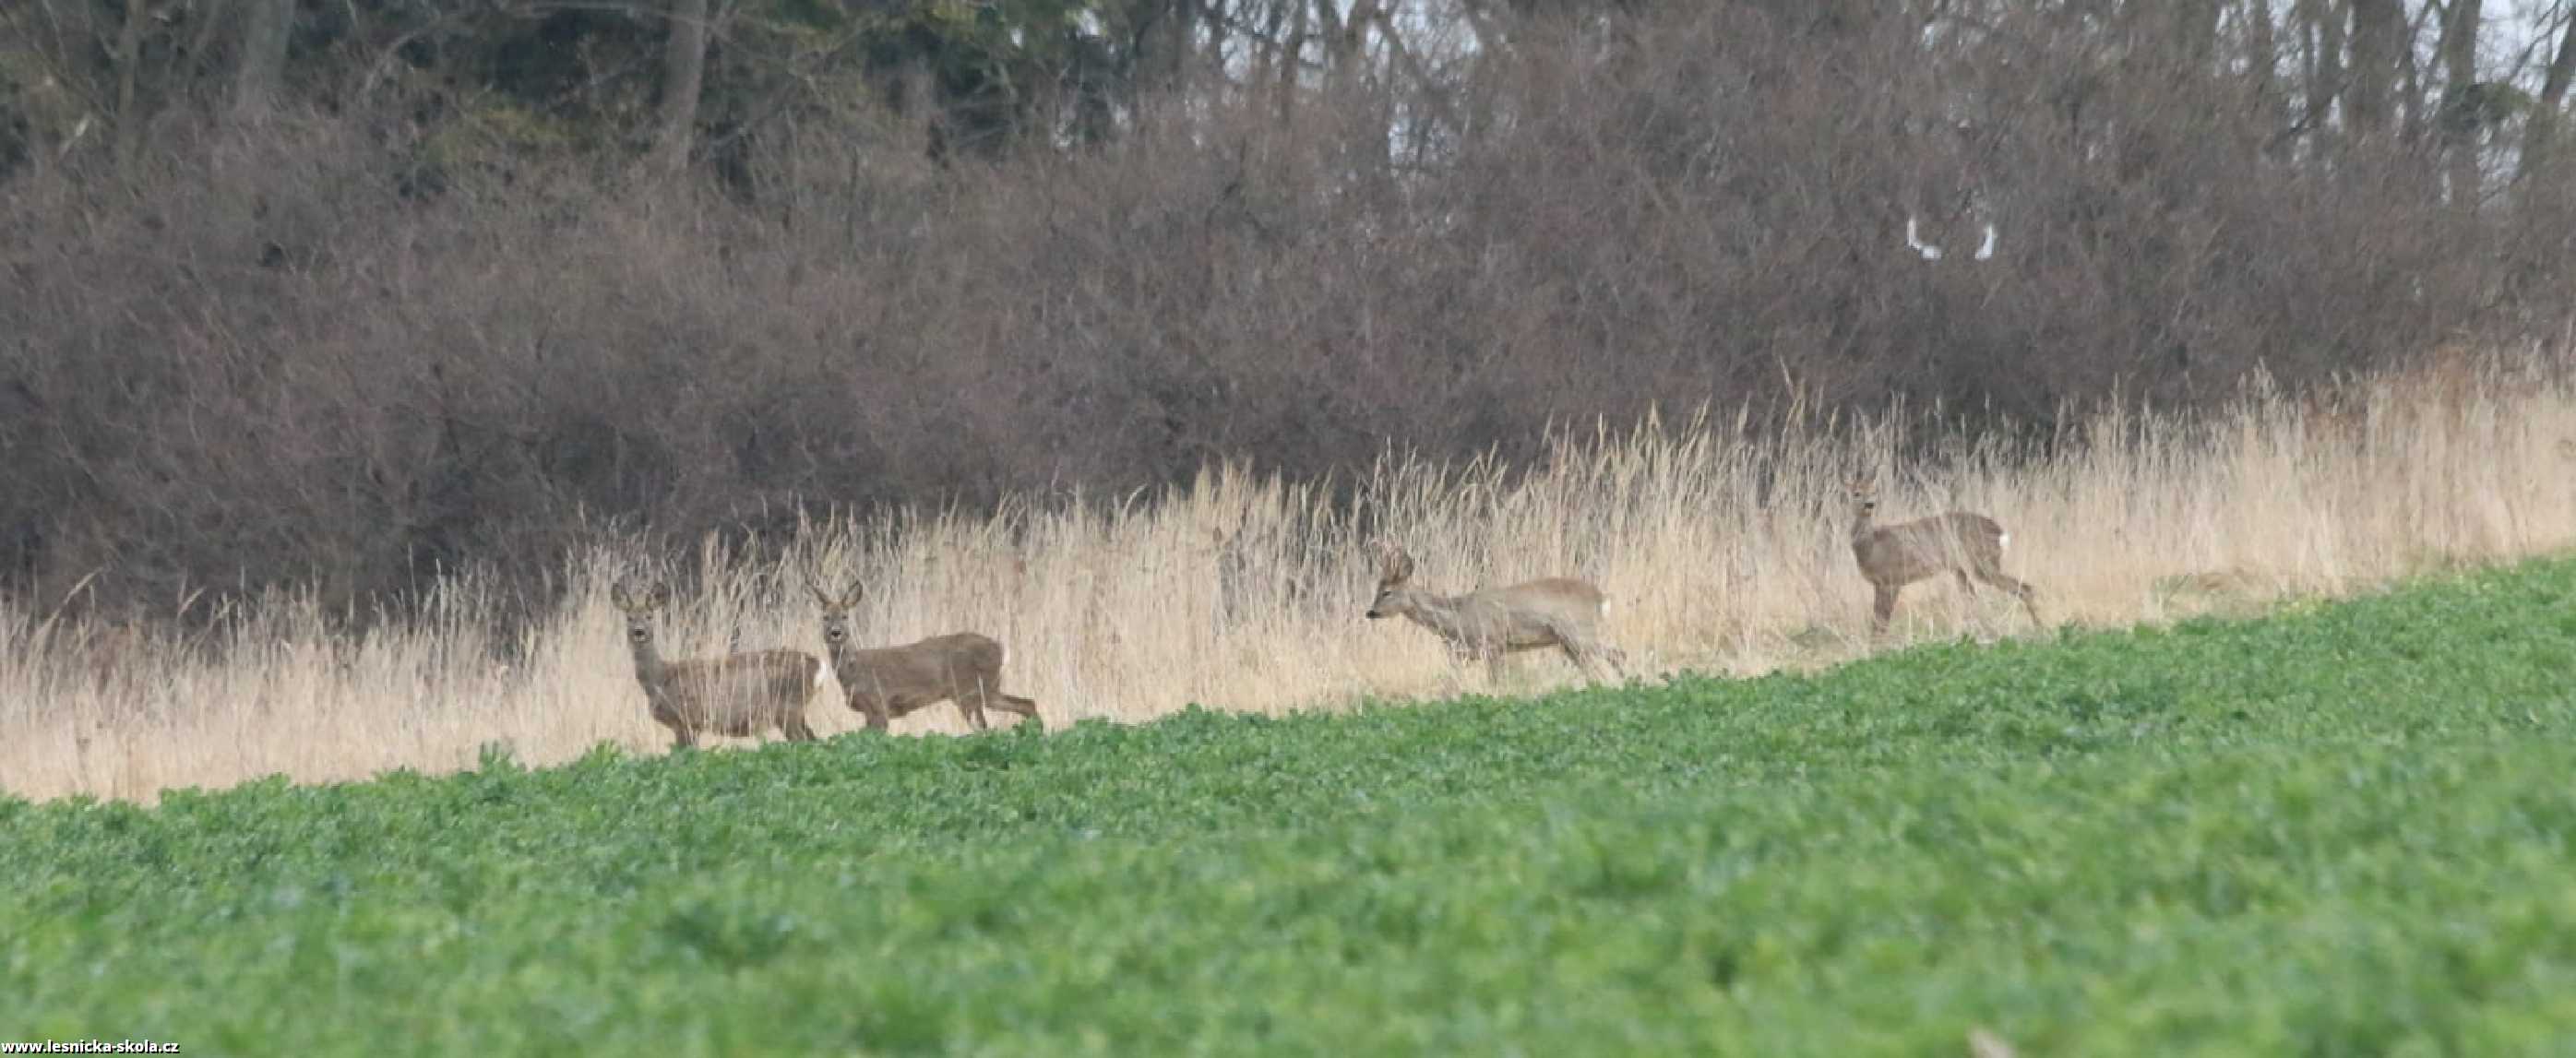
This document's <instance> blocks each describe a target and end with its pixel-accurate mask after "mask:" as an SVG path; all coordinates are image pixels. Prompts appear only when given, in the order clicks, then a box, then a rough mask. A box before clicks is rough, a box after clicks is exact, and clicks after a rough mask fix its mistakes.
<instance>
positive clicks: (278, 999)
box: [0, 561, 2576, 1055]
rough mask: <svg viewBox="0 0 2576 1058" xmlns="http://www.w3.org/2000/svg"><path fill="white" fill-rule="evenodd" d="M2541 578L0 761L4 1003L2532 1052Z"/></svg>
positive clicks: (2547, 600) (777, 1021) (663, 1032)
mask: <svg viewBox="0 0 2576 1058" xmlns="http://www.w3.org/2000/svg"><path fill="white" fill-rule="evenodd" d="M2571 599H2576V562H2571V561H2560V562H2552V563H2540V564H2534V565H2530V566H2526V567H2523V568H2520V569H2517V570H2513V571H2507V572H2497V573H2488V574H2477V575H2471V576H2467V577H2464V578H2459V579H2455V580H2449V581H2445V582H2442V583H2439V584H2434V585H2429V586H2424V587H2419V588H2415V589H2411V590H2408V591H2406V592H2403V593H2398V594H2393V595H2388V596H2382V597H2376V598H2371V599H2367V600H2363V601H2359V602H2356V603H2351V604H2346V605H2338V606H2332V607H2321V608H2315V609H2309V610H2305V611H2302V612H2297V613H2292V614H2287V615H2283V616H2280V617H2276V618H2273V619H2269V620H2264V621H2259V622H2249V623H2216V622H2205V623H2194V624H2189V625H2185V626H2182V627H2179V628H2175V629H2170V630H2164V631H2137V632H2122V633H2109V634H2098V635H2085V636H2077V637H2070V638H2069V639H2067V640H2066V641H2065V642H2062V643H2049V644H2006V645H2001V646H1995V647H1974V646H1938V647H1926V648H1921V649H1916V650H1913V651H1908V652H1905V653H1903V654H1897V655H1890V656H1884V657H1881V658H1877V659H1873V660H1870V661H1867V662H1863V663H1859V664H1855V665H1851V666H1848V667H1845V668H1843V669H1840V670H1837V671H1834V672H1831V673H1826V674H1822V675H1819V676H1815V677H1790V676H1780V677H1774V678H1768V679H1763V680H1755V681H1747V682H1733V683H1730V682H1720V681H1703V680H1684V681H1677V682H1675V683H1674V684H1673V685H1671V686H1670V687H1668V688H1663V689H1655V690H1595V691H1589V692H1582V693H1574V694H1567V695H1562V696H1558V697H1554V698H1550V699H1546V700H1542V701H1537V702H1495V701H1488V700H1473V699H1471V700H1466V701H1461V702H1455V703H1446V704H1441V705H1433V706H1420V707H1411V708H1403V709H1386V710H1373V711H1367V712H1363V713H1360V714H1356V715H1350V716H1342V717H1320V716H1319V717H1305V718H1296V719H1288V720H1264V719H1258V718H1238V717H1226V716H1217V715H1210V714H1205V713H1191V714H1184V715H1181V716H1179V717H1175V718H1172V719H1170V720H1167V721H1164V722H1160V723H1155V724H1150V725H1143V726H1137V727H1111V726H1103V725H1091V726H1085V727H1082V728H1079V729H1077V730H1074V731H1070V732H1062V733H1058V734H1054V735H1050V736H1045V737H1031V736H1027V735H1024V734H1019V733H996V734H994V735H990V736H985V737H976V738H958V739H951V738H926V739H881V738H871V737H867V736H863V735H862V736H852V737H846V738H842V739H838V740H835V741H833V742H829V743H819V744H812V745H803V746H795V745H788V746H775V747H771V748H768V749H766V750H763V751H761V752H758V753H756V754H745V753H717V754H697V755H694V756H689V757H680V758H653V759H645V760H623V759H616V758H615V757H613V756H612V755H608V754H605V753H603V754H600V755H596V756H594V757H593V758H590V759H587V760H584V761H582V762H580V763H578V764H575V765H572V766H569V767H565V768H561V769H555V770H550V771H545V772H538V773H527V772H521V771H518V770H516V769H513V768H510V767H507V766H506V765H503V766H496V767H494V768H491V769H487V770H486V771H484V772H482V773H479V774H473V775H465V776H457V777H451V778H446V779H439V780H428V779H421V778H418V777H406V776H396V777H392V778H388V779H386V780H383V781H380V782H375V783H370V784H365V785H358V786H347V787H339V788H321V789H315V788H289V787H286V786H284V785H282V784H268V785H261V786H254V787H249V788H243V789H239V790H235V791H231V792H227V793H223V794H218V795H208V796H184V795H183V796H173V797H171V798H169V800H168V801H167V803H166V804H165V805H164V806H163V807H161V808H160V809H158V810H152V811H146V810H140V809H134V808H130V807H124V806H78V805H68V804H63V805H48V806H30V805H27V804H25V803H23V802H0V878H6V879H7V880H8V881H7V885H6V888H5V891H0V1037H5V1038H18V1039H25V1038H42V1037H44V1036H47V1035H52V1036H54V1037H57V1038H64V1037H89V1036H96V1037H103V1038H115V1037H118V1036H136V1037H141V1036H147V1035H148V1036H151V1037H153V1038H155V1039H165V1040H177V1041H180V1042H182V1043H186V1044H189V1045H190V1049H191V1052H192V1053H239V1054H265V1053H298V1054H310V1053H317V1052H329V1053H350V1054H356V1053H362V1052H372V1051H389V1052H396V1053H403V1052H409V1053H461V1052H462V1050H463V1049H464V1047H465V1045H467V1044H469V1043H471V1044H490V1045H497V1046H501V1047H504V1048H507V1049H509V1050H514V1051H517V1052H520V1053H546V1052H556V1053H571V1052H573V1051H575V1050H577V1049H578V1050H590V1049H595V1048H598V1047H600V1046H602V1045H603V1044H605V1045H611V1046H614V1045H618V1044H635V1045H644V1046H650V1047H653V1048H655V1049H656V1050H657V1051H661V1050H664V1049H667V1048H670V1047H676V1048H677V1050H678V1051H679V1052H680V1053H701V1054H704V1053H746V1052H749V1051H752V1050H783V1051H792V1052H809V1053H810V1052H816V1051H832V1052H837V1053H850V1052H854V1051H859V1052H871V1053H901V1052H908V1051H923V1050H934V1049H937V1050H956V1051H974V1052H977V1053H995V1054H1029V1055H1037V1054H1063V1053H1078V1052H1089V1053H1100V1054H1112V1053H1115V1054H1135V1053H1169V1052H1175V1051H1195V1052H1198V1053H1211V1054H1214V1053H1229V1054H1230V1053H1242V1052H1245V1051H1248V1050H1259V1051H1265V1052H1274V1053H1319V1052H1342V1053H1388V1052H1411V1053H1450V1052H1458V1051H1463V1052H1464V1053H1503V1052H1505V1051H1506V1050H1507V1046H1506V1045H1507V1044H1521V1045H1525V1049H1524V1050H1523V1051H1522V1053H1532V1054H1538V1053H1599V1054H1635V1053H1712V1052H1714V1053H1732V1054H1748V1055H1749V1054H1760V1055H1783V1054H1818V1055H1824V1054H1833V1055H1847V1054H1869V1053H1905V1054H1914V1053H1948V1054H1956V1053H1964V1043H1963V1040H1964V1037H1965V1034H1966V1032H1967V1030H1968V1029H1969V1027H1970V1026H1972V1025H1986V1026H1990V1027H1992V1028H1994V1029H1995V1030H1997V1031H1998V1032H1999V1033H2001V1034H2002V1035H2004V1036H2006V1037H2007V1038H2009V1039H2012V1040H2014V1041H2015V1042H2016V1043H2018V1044H2019V1045H2021V1046H2022V1047H2023V1049H2024V1052H2025V1053H2032V1054H2056V1053H2069V1054H2071V1053H2082V1054H2088V1055H2111V1054H2160V1055H2161V1054H2175V1053H2311V1054H2339V1053H2361V1052H2364V1051H2369V1052H2380V1051H2382V1050H2383V1049H2384V1048H2386V1047H2394V1046H2395V1045H2397V1044H2399V1043H2400V1042H2402V1041H2410V1040H2411V1041H2417V1043H2418V1044H2419V1045H2433V1046H2434V1048H2435V1050H2438V1051H2451V1052H2466V1053H2478V1054H2520V1053H2546V1052H2549V1051H2553V1050H2563V1048H2564V1045H2565V1041H2568V1040H2570V1039H2576V854H2571V851H2570V849H2569V847H2568V840H2569V836H2570V834H2571V833H2576V787H2571V784H2570V782H2569V779H2568V777H2569V776H2570V775H2571V774H2576V742H2571V741H2570V740H2569V738H2568V737H2567V736H2568V734H2569V732H2570V729H2571V724H2576V708H2571V703H2576V695H2571V693H2570V691H2569V689H2568V688H2569V685H2570V680H2569V674H2570V668H2571V663H2576V607H2571V606H2570V605H2569V603H2570V601H2571ZM2435 1050H2425V1051H2421V1052H2420V1053H2435Z"/></svg>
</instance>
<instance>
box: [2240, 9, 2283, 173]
mask: <svg viewBox="0 0 2576 1058" xmlns="http://www.w3.org/2000/svg"><path fill="white" fill-rule="evenodd" d="M2237 13H2238V14H2239V15H2241V16H2243V17H2244V19H2245V62H2246V76H2248V77H2250V78H2251V79H2252V80H2253V85H2252V87H2253V93H2254V111H2255V113H2258V114H2261V115H2262V116H2263V127H2264V129H2265V132H2264V136H2265V138H2266V139H2267V140H2268V141H2269V145H2268V146H2267V147H2266V149H2265V152H2266V154H2268V155H2270V156H2271V157H2273V158H2274V159H2276V160H2277V159H2278V158H2280V157H2282V155H2281V154H2280V153H2279V148H2281V147H2283V146H2286V144H2287V141H2286V140H2283V139H2280V138H2278V137H2279V131H2280V129H2281V127H2282V125H2283V123H2284V122H2285V121H2286V120H2287V119H2286V117H2285V116H2284V115H2285V114H2286V113H2287V108H2286V107H2284V106H2283V105H2282V102H2281V39H2280V35H2279V33H2278V31H2277V30H2275V29H2274V28H2273V26H2272V3H2271V0H2238V4H2237Z"/></svg>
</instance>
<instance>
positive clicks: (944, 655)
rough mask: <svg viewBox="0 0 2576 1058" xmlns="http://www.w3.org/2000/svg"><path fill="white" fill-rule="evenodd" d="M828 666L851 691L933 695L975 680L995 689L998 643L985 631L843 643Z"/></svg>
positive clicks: (998, 672)
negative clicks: (894, 642) (870, 644)
mask: <svg viewBox="0 0 2576 1058" xmlns="http://www.w3.org/2000/svg"><path fill="white" fill-rule="evenodd" d="M832 668H833V675H835V676H837V677H839V678H840V681H841V686H842V687H843V688H844V689H846V690H848V691H849V692H850V693H852V694H867V695H872V696H882V697H886V698H895V699H910V698H920V697H923V696H927V697H928V698H931V699H937V698H944V697H948V696H950V695H952V694H954V693H956V691H957V690H958V689H960V688H964V687H972V686H975V685H976V684H977V683H978V682H981V683H982V684H983V685H984V686H986V687H992V688H998V687H999V685H1000V679H1001V672H1002V644H1000V643H999V642H996V641H994V640H993V639H992V638H991V637H989V636H982V635H977V634H975V633H973V632H956V633H952V634H949V635H942V636H932V637H930V638H928V639H923V640H920V641H918V642H913V643H906V644H904V645H902V646H894V647H875V648H865V649H863V648H857V647H845V648H843V649H841V650H840V651H838V652H837V654H836V656H835V657H834V658H833V659H832Z"/></svg>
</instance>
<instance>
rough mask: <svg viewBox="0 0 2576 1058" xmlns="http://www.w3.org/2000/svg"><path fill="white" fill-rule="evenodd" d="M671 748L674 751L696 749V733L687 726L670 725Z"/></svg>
mask: <svg viewBox="0 0 2576 1058" xmlns="http://www.w3.org/2000/svg"><path fill="white" fill-rule="evenodd" d="M671 748H672V749H674V750H683V749H696V748H698V734H697V732H695V731H691V730H689V725H687V724H673V725H671Z"/></svg>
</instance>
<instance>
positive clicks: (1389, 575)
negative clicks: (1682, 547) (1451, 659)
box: [1368, 544, 1626, 682]
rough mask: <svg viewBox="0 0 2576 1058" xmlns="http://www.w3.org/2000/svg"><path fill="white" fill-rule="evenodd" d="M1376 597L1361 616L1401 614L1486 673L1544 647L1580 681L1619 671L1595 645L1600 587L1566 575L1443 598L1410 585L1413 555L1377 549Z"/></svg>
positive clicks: (1497, 674) (1610, 655)
mask: <svg viewBox="0 0 2576 1058" xmlns="http://www.w3.org/2000/svg"><path fill="white" fill-rule="evenodd" d="M1378 553H1379V561H1380V565H1379V572H1378V581H1377V600H1376V601H1375V602H1372V603H1370V604H1369V608H1368V616H1369V617H1370V618H1372V619H1374V618H1381V617H1404V618H1409V619H1411V620H1412V621H1413V623H1415V624H1418V625H1421V626H1422V627H1424V628H1428V629H1430V630H1431V632H1432V634H1434V635H1437V636H1439V637H1440V638H1441V640H1442V641H1444V642H1446V643H1447V644H1448V646H1449V650H1450V653H1451V654H1453V655H1455V656H1457V657H1458V658H1459V659H1460V660H1473V659H1475V658H1483V659H1484V661H1485V668H1486V674H1487V676H1489V677H1490V678H1492V679H1493V680H1495V681H1496V682H1500V681H1501V680H1502V677H1503V658H1504V656H1505V655H1508V654H1514V653H1518V652H1521V651H1525V650H1545V649H1547V648H1549V647H1555V648H1557V649H1560V650H1563V651H1565V656H1566V658H1567V659H1569V660H1571V661H1573V662H1574V664H1575V666H1576V667H1577V668H1580V669H1582V670H1583V674H1584V675H1585V676H1588V677H1591V678H1593V679H1596V680H1597V679H1599V678H1600V671H1599V668H1598V667H1599V666H1600V665H1602V664H1605V663H1606V664H1607V665H1608V666H1609V667H1610V669H1611V671H1612V672H1613V673H1617V672H1618V671H1619V670H1620V669H1622V668H1624V667H1626V660H1625V658H1623V657H1622V656H1621V655H1620V653H1619V652H1618V651H1616V650H1613V649H1611V648H1609V647H1607V646H1603V645H1602V643H1601V619H1602V618H1603V617H1605V616H1607V615H1608V614H1609V612H1610V601H1609V598H1608V597H1607V596H1605V595H1603V594H1602V593H1601V589H1599V588H1596V587H1593V586H1592V585H1591V584H1589V583H1586V582H1584V581H1580V580H1575V579H1573V578H1570V577H1548V578H1544V579H1540V580H1533V581H1526V582H1523V583H1520V584H1513V585H1509V586H1506V587H1500V588H1486V589H1484V590H1482V591H1477V592H1472V593H1469V594H1466V595H1442V594H1439V593H1437V592H1433V591H1429V590H1426V589H1423V588H1418V587H1415V586H1413V584H1412V581H1413V556H1411V555H1408V554H1406V553H1404V550H1403V549H1401V548H1396V547H1391V546H1387V545H1384V544H1380V545H1379V546H1378Z"/></svg>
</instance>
